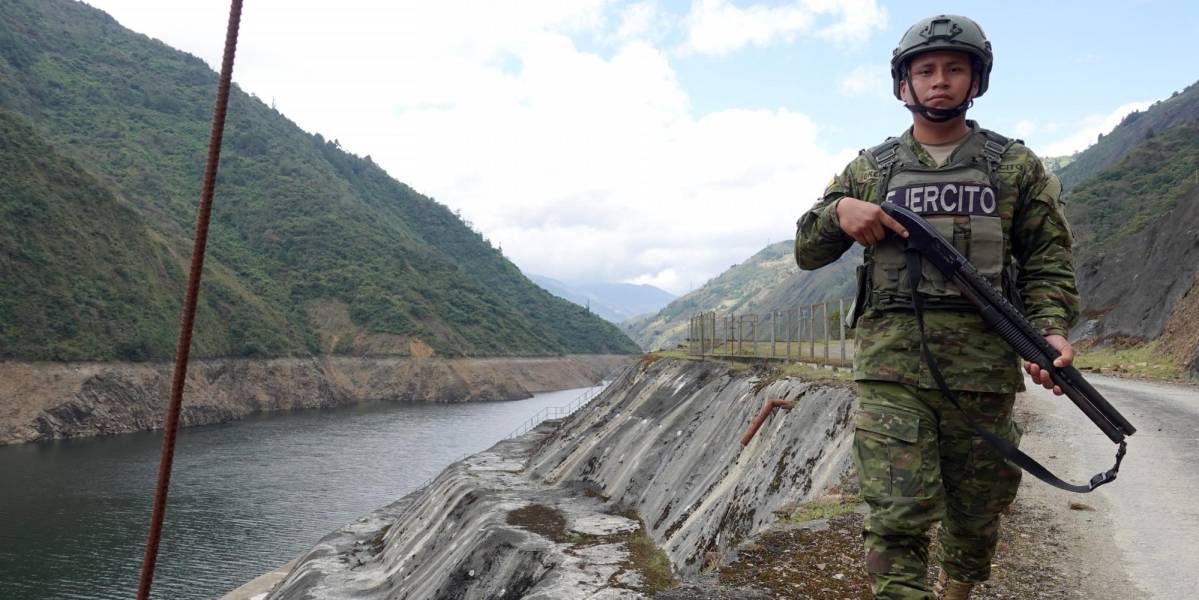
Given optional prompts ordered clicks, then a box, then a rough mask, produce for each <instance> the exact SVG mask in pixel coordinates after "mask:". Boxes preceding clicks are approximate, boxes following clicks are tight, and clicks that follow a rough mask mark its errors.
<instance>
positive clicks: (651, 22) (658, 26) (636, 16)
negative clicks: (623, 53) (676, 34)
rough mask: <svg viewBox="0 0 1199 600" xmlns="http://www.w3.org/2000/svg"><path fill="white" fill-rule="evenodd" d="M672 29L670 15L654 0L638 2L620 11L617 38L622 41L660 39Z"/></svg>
mask: <svg viewBox="0 0 1199 600" xmlns="http://www.w3.org/2000/svg"><path fill="white" fill-rule="evenodd" d="M669 29H670V25H669V17H668V16H667V15H666V13H664V12H663V11H662V9H661V7H659V6H658V3H657V2H656V1H654V0H647V1H645V2H636V3H634V4H630V5H628V6H626V7H624V8H623V9H622V10H621V11H620V25H619V26H617V28H616V33H615V36H614V37H615V38H616V39H617V40H621V41H631V40H658V39H660V38H661V37H663V36H664V35H665V34H666V32H667V31H668V30H669Z"/></svg>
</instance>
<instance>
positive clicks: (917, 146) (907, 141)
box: [899, 119, 979, 169]
mask: <svg viewBox="0 0 1199 600" xmlns="http://www.w3.org/2000/svg"><path fill="white" fill-rule="evenodd" d="M966 126H967V127H969V128H970V134H969V135H967V136H966V137H965V138H964V139H963V140H962V144H965V143H966V140H968V139H970V136H972V135H974V134H976V133H978V129H979V127H978V121H972V120H970V119H966ZM899 142H900V143H901V144H903V145H904V147H906V148H907V149H908V150H911V151H912V154H914V155H915V156H916V158H917V159H919V160H920V162H921V163H923V164H924V166H926V167H932V168H934V169H936V168H938V167H937V161H935V160H933V157H932V155H931V154H929V153H928V150H925V149H924V145H923V144H921V143H920V142H917V141H916V136H914V135H912V128H911V127H908V128H907V130H906V131H904V132H903V135H901V136H899ZM961 147H962V146H961V145H959V146H958V148H957V150H960V149H961ZM957 150H954V154H957ZM950 158H953V155H952V154H951V155H950ZM945 164H946V165H950V164H953V161H952V160H950V161H947V162H946V163H945Z"/></svg>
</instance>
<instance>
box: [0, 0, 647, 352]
mask: <svg viewBox="0 0 1199 600" xmlns="http://www.w3.org/2000/svg"><path fill="white" fill-rule="evenodd" d="M3 5H4V9H3V11H0V81H3V85H0V110H2V111H4V116H3V117H0V119H2V121H0V127H2V129H0V133H3V135H4V139H3V140H2V144H3V145H0V149H2V150H3V152H4V156H3V158H2V159H0V160H3V162H4V164H5V165H15V166H17V167H20V168H18V170H13V169H8V168H6V169H5V171H4V172H2V173H0V179H5V180H6V181H4V182H3V183H2V184H0V185H3V189H4V191H5V192H6V193H4V194H3V195H2V196H0V215H5V218H6V219H12V220H13V221H12V222H11V223H6V224H4V225H0V280H2V281H4V285H2V286H0V359H3V358H7V359H50V360H80V359H92V360H95V359H101V360H114V359H120V360H145V359H159V358H166V357H168V356H170V355H172V354H173V352H174V338H173V335H174V334H173V332H174V330H175V327H176V322H177V318H178V317H177V309H176V304H175V303H177V302H178V300H176V298H178V297H179V295H180V294H179V291H178V284H177V283H176V280H177V279H179V278H180V274H181V273H183V272H184V269H182V268H181V265H182V264H184V262H185V261H186V260H187V256H188V254H189V253H190V236H191V230H192V227H193V224H194V219H195V203H196V200H197V198H198V195H199V187H200V184H199V174H200V173H201V172H202V170H203V164H204V159H205V156H206V144H207V133H208V127H209V123H210V119H211V111H212V98H213V94H214V90H215V87H216V86H215V83H216V77H217V76H216V73H214V72H212V70H211V69H209V68H208V66H207V65H206V64H205V63H204V62H203V61H201V60H200V59H198V58H196V57H194V56H190V55H188V54H185V53H182V52H179V51H177V50H174V49H172V48H170V47H168V46H166V45H164V44H162V43H161V42H158V41H156V40H152V39H149V38H147V37H146V36H143V35H140V34H137V33H134V32H131V31H128V30H126V29H124V28H122V27H121V26H120V25H119V24H117V23H116V22H115V21H114V20H113V19H112V18H110V17H109V16H108V15H106V14H104V13H102V12H100V11H98V10H96V9H93V8H91V7H89V6H87V5H86V4H83V3H80V2H74V1H70V0H6V1H5V2H4V3H3ZM214 33H216V34H217V35H219V34H220V32H214ZM235 88H236V86H235ZM77 184H78V185H77ZM84 207H87V208H86V209H85V208H84ZM12 223H20V224H21V225H20V226H19V227H18V226H16V225H13V224H12ZM134 238H137V239H134ZM207 266H208V273H207V275H206V280H205V288H204V293H203V294H202V301H203V302H204V306H203V307H202V308H201V315H200V327H199V332H200V334H199V337H198V339H197V340H196V342H195V352H196V353H197V354H198V355H199V356H210V357H211V356H243V357H251V356H253V357H278V356H309V355H320V354H350V355H368V354H369V355H380V354H382V355H417V356H421V355H427V354H430V353H433V354H436V355H439V356H487V355H534V354H560V353H568V352H601V353H602V352H635V351H636V350H637V348H636V346H635V345H634V344H633V343H632V341H631V340H629V339H628V338H627V337H625V336H624V334H622V333H621V332H620V331H619V329H618V328H616V327H615V326H613V325H612V324H610V323H607V322H605V321H603V320H602V319H599V318H597V317H596V316H594V315H592V314H589V313H588V312H587V311H586V310H585V309H583V308H581V307H578V306H576V305H574V304H571V303H569V302H566V301H564V300H561V299H558V298H556V297H554V296H552V295H551V294H549V293H548V292H545V291H544V290H542V289H541V288H539V287H537V286H536V285H534V284H533V283H531V282H530V281H528V280H527V279H525V278H524V276H523V275H521V273H520V271H519V270H518V269H517V268H516V266H515V265H513V264H512V263H511V262H509V261H508V260H507V259H505V258H504V257H503V256H502V254H500V252H498V251H497V250H496V249H495V248H493V247H492V245H491V244H490V243H489V242H488V241H487V240H486V239H485V238H483V236H482V235H480V234H479V233H478V232H475V231H473V230H471V229H470V228H469V227H468V226H466V225H465V224H464V223H463V222H462V220H461V219H459V218H458V217H457V216H456V215H455V214H453V213H452V212H451V211H450V210H449V209H447V208H446V207H445V206H443V205H441V204H438V203H437V202H434V201H433V200H432V199H430V198H427V197H425V196H422V195H421V194H419V193H417V192H415V191H414V190H412V189H411V188H409V187H408V186H406V185H404V184H402V183H400V182H398V181H396V180H395V179H393V178H392V177H391V176H389V175H388V173H386V172H384V171H383V169H381V168H380V167H379V166H378V165H376V164H374V162H372V161H371V159H370V157H369V156H368V157H358V156H354V155H352V154H349V153H347V152H345V151H343V150H342V149H341V147H340V145H339V144H338V143H337V142H336V141H335V140H327V139H325V138H324V137H322V136H321V135H319V134H318V135H310V134H307V133H305V132H304V131H303V130H301V129H300V128H299V127H297V126H296V125H295V124H294V123H292V122H291V121H289V120H288V119H287V118H286V117H285V116H283V115H282V114H280V113H278V112H277V111H275V110H274V109H272V108H271V107H269V106H267V105H266V104H264V103H263V102H261V101H259V100H258V99H257V98H255V97H253V96H251V95H249V94H246V93H244V92H242V91H240V90H238V89H234V90H233V94H232V97H231V99H230V110H229V118H228V124H227V130H226V135H225V146H224V149H223V151H222V156H221V169H220V177H219V183H218V188H217V197H216V201H215V205H214V211H213V223H212V230H211V233H210V241H209V254H208V260H207ZM67 267H69V268H67ZM51 291H52V292H53V294H54V295H55V297H56V298H63V299H64V301H63V302H61V303H60V302H58V301H50V300H48V298H47V293H50V292H51ZM113 332H115V334H113V335H109V334H110V333H113Z"/></svg>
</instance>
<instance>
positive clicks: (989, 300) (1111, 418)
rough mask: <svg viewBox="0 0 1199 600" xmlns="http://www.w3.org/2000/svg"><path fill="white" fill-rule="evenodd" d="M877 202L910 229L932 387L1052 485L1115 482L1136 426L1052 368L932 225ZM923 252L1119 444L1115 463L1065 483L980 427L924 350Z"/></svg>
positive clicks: (1027, 329) (910, 267) (1090, 486)
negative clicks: (1080, 480) (1078, 481)
mask: <svg viewBox="0 0 1199 600" xmlns="http://www.w3.org/2000/svg"><path fill="white" fill-rule="evenodd" d="M882 207H883V209H884V210H885V211H886V212H887V213H888V214H890V215H891V216H893V217H895V218H896V220H898V221H900V222H901V223H902V224H903V225H904V226H905V227H906V228H907V229H908V232H909V238H908V240H907V247H906V248H905V249H904V256H905V259H906V261H907V272H908V281H909V284H910V285H911V289H912V306H913V309H914V312H915V314H916V324H917V327H918V329H919V330H920V351H921V355H922V357H923V359H924V361H925V363H927V364H928V368H929V372H930V374H931V375H932V377H933V380H934V381H936V383H937V387H938V388H940V390H941V393H942V394H944V395H945V397H946V398H948V399H949V402H950V403H951V404H952V405H953V406H954V408H956V409H957V410H958V411H959V412H961V413H962V416H963V417H964V418H965V420H966V423H967V424H969V425H970V426H971V427H972V428H973V429H974V430H975V432H976V433H978V435H979V436H980V437H982V438H983V439H984V440H986V442H987V443H988V444H990V445H991V446H992V447H993V448H995V449H996V450H997V451H998V452H999V453H1000V454H1002V455H1003V457H1004V458H1005V459H1006V460H1008V461H1009V462H1011V463H1012V464H1014V465H1016V466H1018V467H1020V468H1022V469H1024V470H1025V471H1027V472H1028V473H1030V474H1032V475H1033V476H1034V477H1036V478H1037V479H1040V480H1041V481H1044V482H1045V483H1048V484H1049V485H1052V486H1054V487H1056V488H1060V489H1063V490H1067V491H1071V492H1077V493H1081V494H1085V493H1088V492H1091V491H1094V490H1095V489H1096V488H1098V487H1099V486H1102V485H1104V484H1107V483H1111V482H1112V481H1115V479H1116V475H1117V473H1118V472H1119V470H1120V462H1121V461H1122V460H1123V459H1124V454H1125V452H1126V450H1127V442H1125V440H1124V438H1125V436H1126V435H1132V434H1133V433H1135V432H1136V428H1134V427H1133V426H1132V424H1131V423H1129V422H1128V421H1127V419H1125V418H1124V417H1123V416H1122V415H1121V414H1120V413H1119V412H1118V411H1117V410H1116V409H1115V408H1114V407H1112V406H1111V404H1109V403H1108V402H1107V400H1106V399H1104V398H1103V395H1102V394H1100V393H1099V392H1098V391H1097V390H1095V388H1093V387H1091V385H1090V384H1088V383H1087V382H1086V380H1084V379H1083V377H1082V374H1081V373H1079V372H1078V370H1077V369H1075V368H1074V367H1066V368H1062V369H1059V368H1057V367H1054V366H1053V360H1054V359H1056V358H1057V356H1058V353H1057V351H1056V350H1055V349H1053V348H1052V347H1051V346H1049V344H1048V343H1047V342H1045V340H1044V338H1042V337H1040V335H1039V334H1037V333H1036V332H1035V331H1033V329H1032V326H1031V325H1030V324H1029V323H1028V321H1027V320H1026V319H1025V318H1024V317H1023V315H1021V314H1019V313H1017V312H1016V311H1015V309H1014V308H1012V307H1011V306H1010V305H1009V304H1008V303H1007V301H1006V300H1004V299H1003V297H1002V296H1001V295H1000V294H999V293H998V292H997V291H996V290H995V289H994V287H993V286H992V285H991V284H990V283H988V282H987V281H986V280H985V279H983V278H982V276H981V275H979V274H978V272H977V271H976V270H974V269H973V266H972V265H970V263H969V261H967V260H966V258H965V257H964V256H962V255H961V253H959V252H957V250H956V249H955V248H954V247H953V246H952V245H951V244H950V243H949V242H947V241H946V240H945V239H944V238H942V237H941V236H940V234H938V233H937V232H936V230H934V229H932V228H931V227H930V226H929V225H928V224H927V222H925V221H924V219H923V218H921V217H919V216H918V215H916V214H915V213H913V212H911V211H909V210H907V209H906V208H903V207H900V206H897V205H895V204H892V203H887V202H884V203H883V205H882ZM922 257H923V258H925V259H928V261H929V262H930V263H932V264H933V266H934V267H936V268H937V269H938V270H939V271H941V273H942V274H943V275H944V276H945V278H946V279H949V280H952V281H953V282H954V283H955V284H957V285H958V287H959V289H960V290H961V292H962V295H963V296H965V297H966V299H968V300H969V301H970V302H971V303H972V304H974V305H975V306H976V307H978V309H979V310H980V312H981V314H982V317H983V320H984V321H985V322H986V323H987V324H988V325H989V326H990V327H991V328H992V329H994V330H995V331H996V332H997V333H999V334H1000V336H1001V337H1002V338H1003V339H1004V341H1005V342H1007V343H1008V344H1009V345H1010V346H1012V348H1013V349H1015V350H1016V352H1017V353H1018V354H1020V356H1021V357H1022V358H1024V359H1025V360H1027V361H1030V362H1034V363H1036V364H1038V365H1039V366H1040V367H1041V368H1043V369H1046V370H1047V371H1048V372H1049V373H1050V375H1051V377H1052V378H1053V381H1054V383H1056V384H1057V385H1058V386H1059V387H1061V388H1062V391H1063V392H1065V394H1066V395H1067V396H1068V397H1069V398H1070V400H1071V401H1073V402H1074V404H1075V405H1077V406H1078V408H1079V409H1081V410H1082V411H1083V413H1085V414H1086V415H1087V417H1089V418H1090V419H1091V421H1092V422H1094V423H1095V424H1096V425H1097V426H1098V427H1099V428H1100V429H1101V430H1103V432H1104V433H1105V434H1106V435H1107V436H1108V438H1110V439H1111V440H1112V441H1113V442H1115V443H1117V444H1119V448H1118V449H1117V451H1116V464H1115V465H1114V466H1112V468H1111V469H1109V470H1107V471H1104V472H1102V473H1099V474H1097V475H1095V476H1094V477H1092V478H1091V480H1090V482H1088V483H1087V485H1075V484H1071V483H1068V482H1066V481H1063V480H1062V479H1061V478H1059V477H1058V476H1056V475H1054V474H1053V473H1052V472H1051V471H1049V469H1046V468H1045V467H1044V466H1042V465H1041V464H1040V463H1039V462H1037V461H1036V460H1035V459H1033V458H1032V457H1030V456H1028V455H1027V454H1025V453H1024V452H1022V451H1021V450H1020V449H1019V448H1017V447H1016V446H1014V445H1013V444H1012V443H1010V442H1008V441H1007V440H1005V439H1003V438H1001V437H999V436H997V435H995V434H993V433H991V432H989V431H987V430H985V429H983V428H982V427H980V426H979V425H978V424H977V423H976V422H975V421H974V419H972V418H971V417H970V415H969V413H967V412H966V411H965V410H964V409H963V408H962V405H961V403H960V402H958V397H957V394H956V393H954V391H953V390H951V389H949V386H948V385H947V384H946V383H945V378H944V376H943V375H942V374H941V370H940V368H939V367H938V366H937V363H936V360H935V359H934V358H933V355H932V352H931V351H930V350H929V346H928V339H927V336H926V334H925V327H924V295H923V294H921V293H920V292H919V289H918V287H919V283H920V277H921V275H920V274H921V270H922V260H921V259H922Z"/></svg>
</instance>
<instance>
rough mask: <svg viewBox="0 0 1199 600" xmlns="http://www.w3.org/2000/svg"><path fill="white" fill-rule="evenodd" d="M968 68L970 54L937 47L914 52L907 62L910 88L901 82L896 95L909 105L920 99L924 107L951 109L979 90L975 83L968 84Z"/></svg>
mask: <svg viewBox="0 0 1199 600" xmlns="http://www.w3.org/2000/svg"><path fill="white" fill-rule="evenodd" d="M970 69H971V66H970V55H969V54H966V53H964V52H953V51H948V50H938V51H935V52H926V53H924V54H920V55H917V56H916V57H915V58H913V59H912V61H911V64H910V65H909V71H910V72H911V82H912V87H911V89H909V88H908V82H907V81H901V82H900V83H899V95H900V96H902V97H903V101H904V102H906V103H908V104H914V103H915V100H917V99H919V100H920V103H921V104H923V105H925V106H931V107H933V108H953V107H955V106H957V105H959V104H961V103H963V102H965V101H966V100H967V99H969V98H973V97H974V94H976V93H977V92H978V82H977V81H976V82H974V85H971V84H970V79H971V77H970ZM913 90H915V92H916V96H915V98H913V97H912V91H913Z"/></svg>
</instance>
